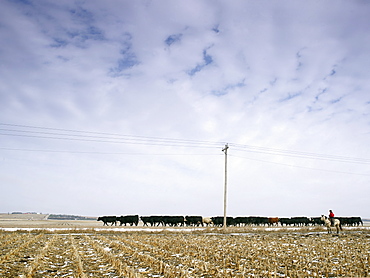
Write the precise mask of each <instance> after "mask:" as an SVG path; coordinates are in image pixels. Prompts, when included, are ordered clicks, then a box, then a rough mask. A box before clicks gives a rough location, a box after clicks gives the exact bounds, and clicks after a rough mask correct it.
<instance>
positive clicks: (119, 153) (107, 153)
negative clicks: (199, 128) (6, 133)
mask: <svg viewBox="0 0 370 278" xmlns="http://www.w3.org/2000/svg"><path fill="white" fill-rule="evenodd" d="M0 150H5V151H20V152H45V153H75V154H101V155H143V156H147V155H158V156H162V155H163V156H178V155H185V156H220V155H221V154H216V153H181V154H179V153H132V152H96V151H70V150H43V149H19V148H1V147H0Z"/></svg>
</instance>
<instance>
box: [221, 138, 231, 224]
mask: <svg viewBox="0 0 370 278" xmlns="http://www.w3.org/2000/svg"><path fill="white" fill-rule="evenodd" d="M228 148H229V146H228V145H227V144H226V145H225V148H223V149H222V151H223V152H224V153H225V185H224V226H223V228H224V229H226V227H227V223H226V201H227V149H228Z"/></svg>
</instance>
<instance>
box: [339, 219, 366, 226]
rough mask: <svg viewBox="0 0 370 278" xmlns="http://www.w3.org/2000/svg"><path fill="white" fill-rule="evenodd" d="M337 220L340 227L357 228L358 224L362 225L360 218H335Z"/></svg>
mask: <svg viewBox="0 0 370 278" xmlns="http://www.w3.org/2000/svg"><path fill="white" fill-rule="evenodd" d="M336 218H338V219H339V221H340V223H341V224H342V225H346V226H359V225H360V224H362V225H364V223H363V222H362V219H361V217H336Z"/></svg>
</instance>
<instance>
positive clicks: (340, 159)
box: [230, 144, 370, 164]
mask: <svg viewBox="0 0 370 278" xmlns="http://www.w3.org/2000/svg"><path fill="white" fill-rule="evenodd" d="M230 145H232V146H233V147H234V148H233V149H234V150H236V151H244V152H251V153H261V154H267V155H278V156H286V157H297V158H304V159H315V160H328V161H337V162H347V163H357V164H370V159H366V158H355V157H345V156H337V155H324V154H318V153H308V152H301V151H292V150H282V149H273V148H267V147H257V146H250V145H241V144H230Z"/></svg>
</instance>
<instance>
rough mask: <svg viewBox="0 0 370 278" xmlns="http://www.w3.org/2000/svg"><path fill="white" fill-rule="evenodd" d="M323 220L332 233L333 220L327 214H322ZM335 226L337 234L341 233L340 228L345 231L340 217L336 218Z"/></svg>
mask: <svg viewBox="0 0 370 278" xmlns="http://www.w3.org/2000/svg"><path fill="white" fill-rule="evenodd" d="M321 221H323V222H324V225H325V226H326V228H327V229H328V234H330V233H332V230H331V221H330V219H329V218H327V217H326V216H325V215H321ZM333 222H334V227H335V228H336V229H337V234H339V229H340V230H341V231H343V229H342V224H340V221H339V219H336V218H335V219H334V221H333Z"/></svg>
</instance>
